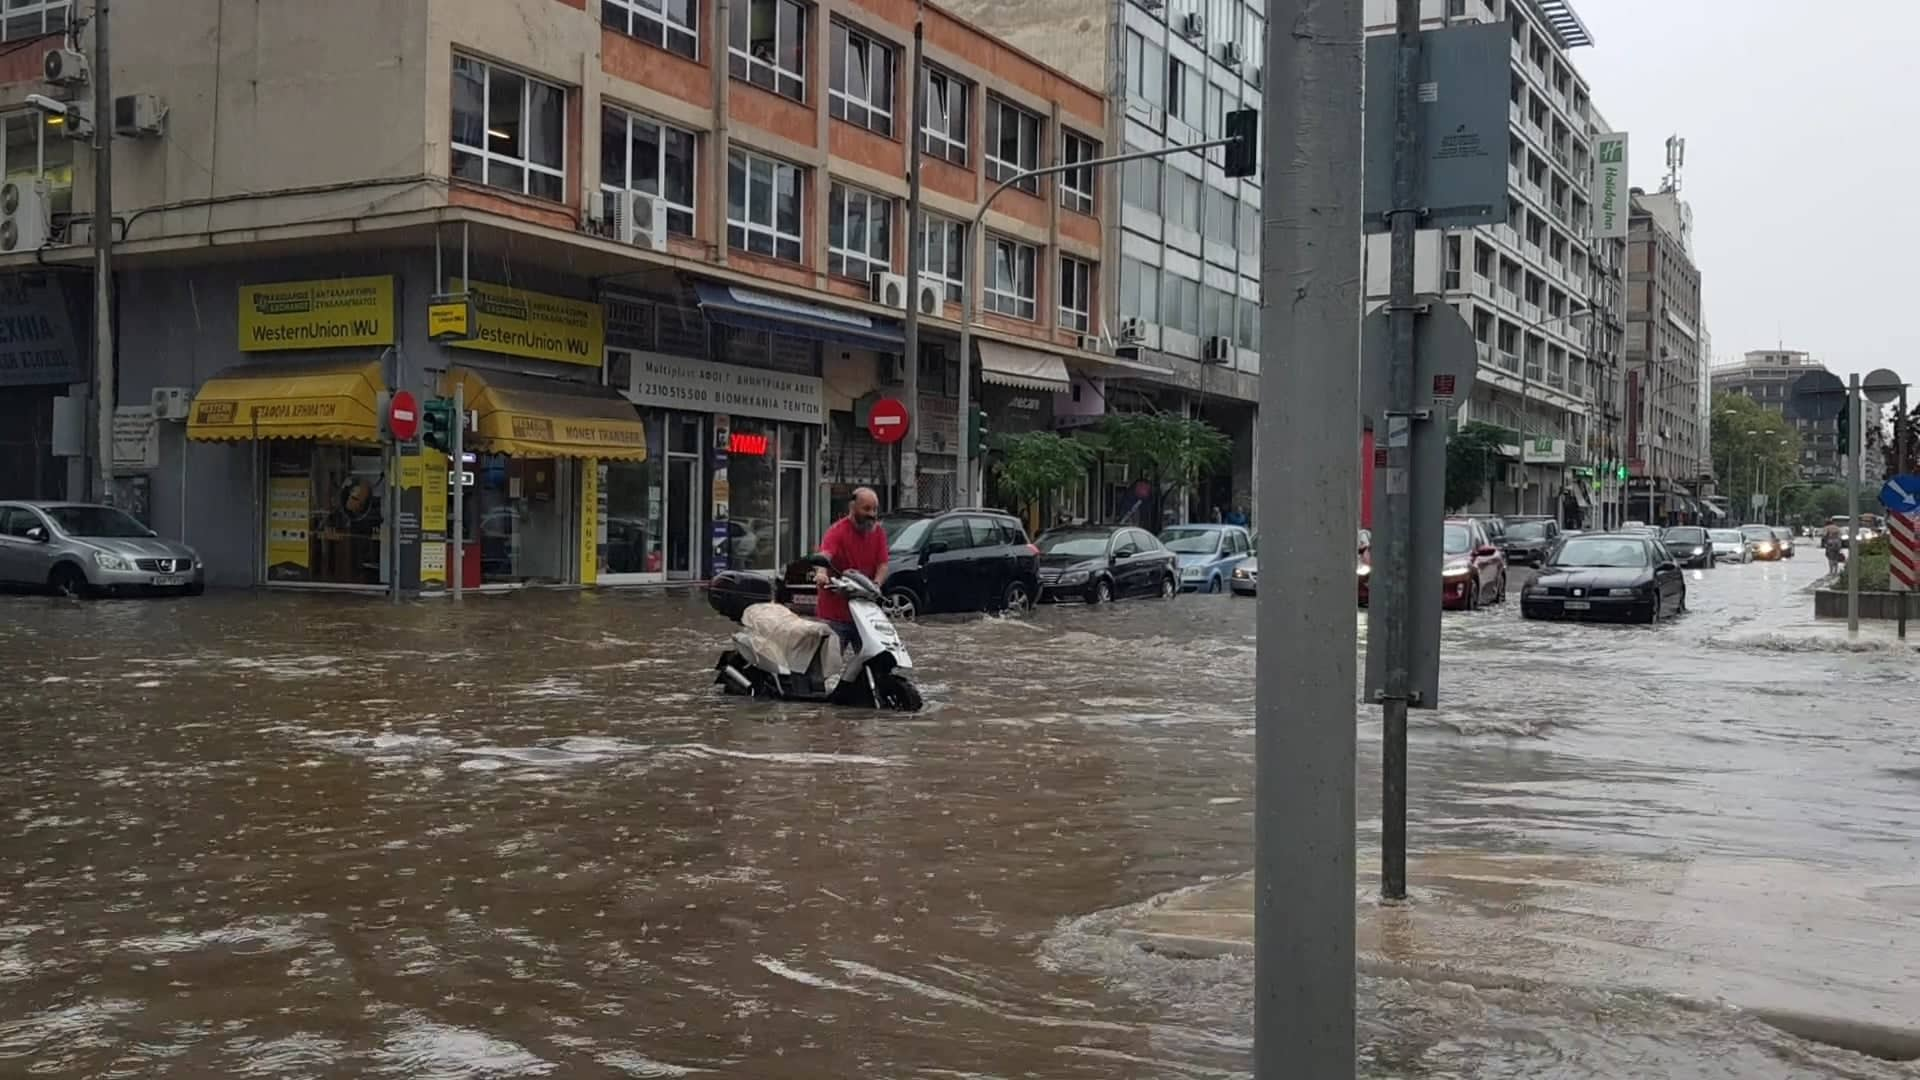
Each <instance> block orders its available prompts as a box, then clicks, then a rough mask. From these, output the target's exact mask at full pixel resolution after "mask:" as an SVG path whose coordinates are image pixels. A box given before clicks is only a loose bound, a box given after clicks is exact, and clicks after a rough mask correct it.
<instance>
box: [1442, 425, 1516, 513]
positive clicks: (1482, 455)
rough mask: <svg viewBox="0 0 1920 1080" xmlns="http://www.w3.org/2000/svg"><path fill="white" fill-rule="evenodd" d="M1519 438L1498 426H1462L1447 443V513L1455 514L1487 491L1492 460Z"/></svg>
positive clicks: (1491, 472) (1491, 470)
mask: <svg viewBox="0 0 1920 1080" xmlns="http://www.w3.org/2000/svg"><path fill="white" fill-rule="evenodd" d="M1517 439H1518V436H1516V435H1515V434H1514V433H1513V432H1511V431H1509V430H1507V429H1506V428H1503V427H1500V426H1499V425H1497V424H1483V423H1480V422H1478V421H1474V422H1472V423H1467V424H1462V425H1461V426H1460V429H1459V430H1458V431H1455V432H1454V433H1453V436H1452V437H1451V438H1449V439H1448V440H1447V512H1448V513H1453V512H1454V511H1456V510H1458V509H1460V508H1461V507H1463V506H1468V505H1471V504H1472V502H1473V500H1475V499H1477V498H1479V497H1480V495H1481V493H1482V492H1484V491H1486V490H1487V483H1488V482H1489V481H1490V480H1492V479H1493V459H1494V456H1495V455H1496V454H1498V453H1499V452H1500V447H1501V446H1502V445H1504V444H1506V443H1508V442H1513V441H1517Z"/></svg>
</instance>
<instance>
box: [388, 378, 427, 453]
mask: <svg viewBox="0 0 1920 1080" xmlns="http://www.w3.org/2000/svg"><path fill="white" fill-rule="evenodd" d="M387 428H388V429H389V430H391V431H392V432H393V437H394V438H395V439H398V440H399V441H401V442H412V441H413V437H414V436H415V435H418V434H420V402H419V400H418V399H416V398H415V397H414V396H413V393H412V392H411V391H407V390H396V391H394V393H393V401H392V402H391V403H389V404H388V405H387Z"/></svg>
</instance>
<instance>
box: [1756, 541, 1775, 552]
mask: <svg viewBox="0 0 1920 1080" xmlns="http://www.w3.org/2000/svg"><path fill="white" fill-rule="evenodd" d="M1753 550H1755V551H1772V550H1773V545H1772V544H1769V543H1767V542H1766V541H1765V540H1762V541H1760V542H1759V543H1758V544H1755V545H1753Z"/></svg>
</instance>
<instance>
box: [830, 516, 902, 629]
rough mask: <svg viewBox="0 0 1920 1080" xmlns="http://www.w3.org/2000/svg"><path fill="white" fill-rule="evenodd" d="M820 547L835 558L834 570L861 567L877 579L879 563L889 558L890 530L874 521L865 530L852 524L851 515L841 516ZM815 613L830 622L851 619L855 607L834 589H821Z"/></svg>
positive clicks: (833, 559)
mask: <svg viewBox="0 0 1920 1080" xmlns="http://www.w3.org/2000/svg"><path fill="white" fill-rule="evenodd" d="M820 550H821V551H822V552H824V553H825V554H826V556H827V558H829V559H831V560H832V561H833V568H834V569H835V570H858V571H860V572H861V573H863V574H865V575H867V576H868V577H870V578H878V577H879V575H880V564H882V563H884V562H886V561H887V530H885V529H883V528H881V527H880V523H879V522H877V521H876V522H874V523H873V527H872V528H870V529H868V530H867V531H866V532H861V531H860V530H858V529H856V528H854V527H853V519H852V518H844V517H843V518H841V519H840V520H839V521H836V522H834V523H833V527H832V528H830V529H828V530H827V535H826V536H824V537H822V538H821V539H820ZM814 613H815V614H817V615H819V616H820V617H821V618H822V619H826V620H828V621H829V622H852V621H853V609H852V608H849V607H848V606H847V598H846V597H844V596H841V595H840V594H839V593H837V592H834V591H833V590H831V589H821V590H820V597H819V602H818V604H817V605H816V606H815V609H814Z"/></svg>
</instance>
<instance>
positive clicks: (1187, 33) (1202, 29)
mask: <svg viewBox="0 0 1920 1080" xmlns="http://www.w3.org/2000/svg"><path fill="white" fill-rule="evenodd" d="M1180 34H1181V36H1183V37H1188V38H1199V37H1205V36H1206V34H1207V18H1206V16H1204V15H1202V14H1200V13H1199V12H1197V11H1189V12H1187V13H1186V15H1185V16H1183V17H1182V18H1181V20H1180Z"/></svg>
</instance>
